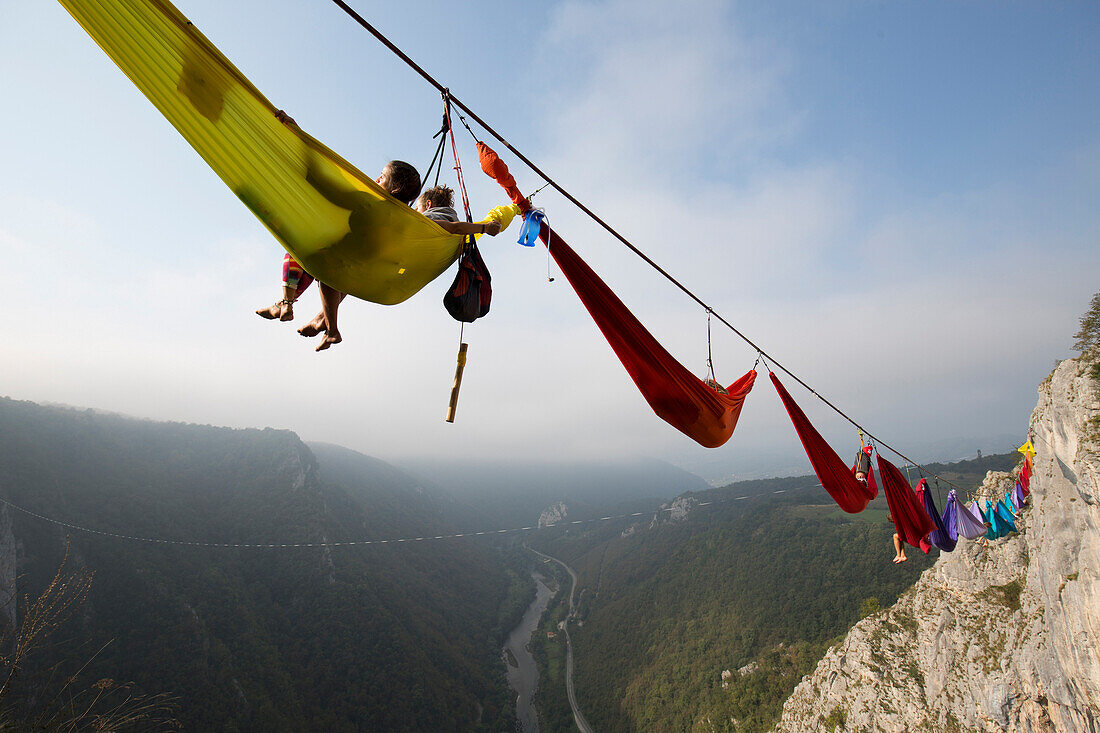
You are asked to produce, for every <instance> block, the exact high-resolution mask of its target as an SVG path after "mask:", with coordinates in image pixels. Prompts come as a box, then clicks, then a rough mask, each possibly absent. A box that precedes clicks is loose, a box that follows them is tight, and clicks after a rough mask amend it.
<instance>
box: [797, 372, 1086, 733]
mask: <svg viewBox="0 0 1100 733" xmlns="http://www.w3.org/2000/svg"><path fill="white" fill-rule="evenodd" d="M1039 395H1040V397H1039V403H1038V405H1037V407H1036V408H1035V412H1034V413H1033V415H1032V430H1033V435H1034V444H1035V447H1036V451H1037V454H1036V457H1035V472H1034V475H1033V477H1032V481H1031V487H1032V492H1031V496H1030V503H1029V505H1028V507H1027V508H1026V509H1025V510H1024V511H1023V513H1022V517H1021V519H1020V521H1019V529H1020V533H1019V534H1014V535H1012V536H1010V537H1007V538H1005V539H1001V540H995V541H992V542H988V541H985V540H981V541H978V542H967V541H965V540H961V541H960V542H959V546H958V548H957V549H956V551H955V552H953V553H949V554H948V553H945V554H943V556H942V557H941V558H940V560H939V561H938V562H937V563H936V564H935V565H934V566H933V567H932V568H930V569H929V570H927V571H926V572H925V573H924V574H923V575H922V576H921V578H920V580H918V581H917V583H916V584H914V586H913V587H912V588H911V589H910V590H908V591H907V592H906V593H905V594H903V595H902V597H901V598H900V599H899V600H898V602H897V603H896V604H895V605H894V606H893V607H892V608H890V609H887V610H884V611H880V612H878V613H875V614H873V615H871V616H869V617H867V618H865V619H864V620H862V621H860V622H859V623H858V624H856V626H855V627H853V628H852V630H851V631H850V632H849V634H848V636H847V637H846V638H845V640H844V641H843V642H842V643H840V644H839V645H838V646H836V647H833V648H832V649H830V650H829V652H828V653H827V654H826V655H825V657H824V659H823V660H822V661H821V663H820V664H819V665H818V667H817V669H816V670H815V671H814V672H813V673H812V674H810V675H807V676H806V677H805V678H803V680H802V682H801V683H800V684H799V685H798V687H797V688H796V689H795V691H794V693H793V694H792V695H791V697H790V698H789V699H788V701H787V703H786V705H785V706H784V708H783V715H782V718H781V720H780V722H779V724H778V725H777V727H776V731H777V732H787V731H790V732H792V733H794V732H797V733H802V732H803V731H889V732H897V733H902V732H909V733H915V732H916V731H948V732H951V731H998V732H1000V731H1007V732H1009V733H1016V732H1021V733H1046V732H1047V731H1057V732H1059V733H1062V732H1066V733H1069V732H1072V733H1085V732H1088V733H1097V732H1098V731H1100V504H1098V496H1097V492H1098V490H1100V459H1098V456H1097V453H1098V451H1100V447H1098V446H1097V443H1096V441H1097V438H1096V436H1095V434H1094V431H1093V432H1092V433H1091V434H1090V425H1089V421H1090V420H1091V421H1093V423H1092V426H1095V419H1096V416H1097V415H1098V414H1100V401H1098V390H1097V385H1096V384H1095V381H1094V380H1092V379H1091V378H1090V376H1089V375H1088V373H1087V372H1086V368H1085V366H1084V365H1083V364H1082V363H1080V362H1079V361H1078V360H1069V361H1065V362H1063V363H1062V364H1060V365H1059V366H1058V368H1057V369H1056V370H1055V371H1054V373H1053V374H1052V375H1051V377H1050V379H1049V380H1047V381H1046V382H1044V383H1043V384H1042V385H1041V386H1040V388H1039ZM1012 480H1013V477H1012V475H1011V474H1003V473H995V472H990V474H989V475H988V476H987V477H986V481H985V484H984V485H983V487H982V492H983V493H985V494H987V495H989V496H995V495H996V494H998V493H999V494H1000V495H1002V496H1003V494H1004V491H1005V490H1006V489H1007V488H1008V487H1009V486H1010V485H1011V481H1012Z"/></svg>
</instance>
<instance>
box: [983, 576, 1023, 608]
mask: <svg viewBox="0 0 1100 733" xmlns="http://www.w3.org/2000/svg"><path fill="white" fill-rule="evenodd" d="M1023 589H1024V581H1023V580H1022V579H1020V578H1017V579H1016V580H1013V581H1010V582H1008V583H1005V584H1004V585H991V586H989V587H988V588H986V589H985V590H983V591H982V592H981V593H979V594H978V596H979V597H981V598H985V599H986V600H991V601H996V602H997V603H1003V604H1004V605H1005V606H1007V607H1008V608H1009V610H1012V611H1019V610H1020V593H1021V592H1022V591H1023Z"/></svg>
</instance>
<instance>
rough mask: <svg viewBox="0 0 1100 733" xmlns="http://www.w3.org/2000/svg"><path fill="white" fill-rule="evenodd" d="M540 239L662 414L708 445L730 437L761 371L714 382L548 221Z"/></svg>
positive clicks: (645, 394) (672, 423)
mask: <svg viewBox="0 0 1100 733" xmlns="http://www.w3.org/2000/svg"><path fill="white" fill-rule="evenodd" d="M539 238H540V239H542V241H543V242H544V243H545V244H546V246H547V248H548V249H549V250H550V254H551V256H552V257H553V258H554V261H555V262H557V263H558V267H560V268H561V271H562V273H563V274H564V275H565V278H566V279H567V280H569V284H570V285H572V286H573V290H575V291H577V295H578V296H580V299H581V302H582V303H584V307H585V308H587V309H588V313H589V314H590V315H591V316H592V320H594V321H595V322H596V325H597V326H599V327H600V331H602V332H603V335H604V338H606V339H607V343H609V344H611V348H612V349H614V351H615V355H616V356H618V357H619V361H621V362H622V363H623V366H624V367H626V371H627V372H628V373H629V374H630V378H631V379H633V380H634V384H636V385H638V389H639V390H641V392H642V396H643V397H645V400H646V402H648V403H649V406H650V407H652V408H653V411H654V412H655V413H657V416H658V417H659V418H661V419H662V420H664V421H665V422H667V423H668V424H669V425H671V426H672V427H674V428H676V429H677V430H679V431H680V432H681V433H683V434H684V435H686V436H688V437H689V438H691V439H693V440H695V441H696V442H697V443H699V444H700V445H702V446H703V447H705V448H717V447H718V446H720V445H722V444H723V443H725V442H726V441H727V440H729V439H730V436H731V435H733V429H734V428H735V427H737V418H738V417H740V415H741V407H742V405H744V403H745V396H746V395H748V393H749V390H751V389H752V385H753V381H755V379H756V372H755V371H754V370H749V372H748V373H747V374H745V376H743V377H741V378H740V379H738V380H737V381H736V382H734V383H733V384H731V385H730V386H729V387H728V388H727V391H728V392H729V394H722V393H720V392H718V391H717V390H716V389H714V388H712V387H708V386H707V385H706V384H705V383H704V382H703V381H702V380H701V379H699V378H698V377H696V376H695V375H694V374H692V373H691V372H690V371H688V370H687V368H685V367H684V365H683V364H681V363H680V362H678V361H676V359H674V358H673V357H672V355H671V354H669V353H668V352H667V351H666V350H665V348H664V347H663V346H661V344H659V343H658V342H657V339H655V338H653V335H652V334H651V333H650V332H649V331H647V330H646V328H645V326H643V325H642V324H641V323H640V322H639V321H638V319H637V318H635V317H634V314H633V313H631V312H630V311H629V310H627V308H626V306H625V305H623V302H622V301H621V300H619V298H618V296H616V295H615V293H614V292H612V290H611V288H609V287H607V283H605V282H604V281H603V280H601V279H600V278H599V276H598V275H596V273H595V272H593V271H592V268H591V267H589V266H588V265H587V264H586V263H585V261H584V260H582V259H581V258H580V257H579V256H577V253H576V252H574V251H573V250H572V248H571V247H570V246H569V245H568V244H566V243H565V241H564V240H563V239H562V238H561V237H559V236H558V235H557V234H556V233H555V232H553V231H551V229H550V227H548V226H547V225H546V224H545V223H543V225H542V230H541V231H540V232H539Z"/></svg>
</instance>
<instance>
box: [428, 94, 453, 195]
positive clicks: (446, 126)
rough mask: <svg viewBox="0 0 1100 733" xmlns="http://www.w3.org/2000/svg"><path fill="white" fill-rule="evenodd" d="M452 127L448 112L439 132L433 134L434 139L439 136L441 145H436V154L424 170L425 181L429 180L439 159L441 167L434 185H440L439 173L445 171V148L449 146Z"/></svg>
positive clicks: (436, 174) (444, 116)
mask: <svg viewBox="0 0 1100 733" xmlns="http://www.w3.org/2000/svg"><path fill="white" fill-rule="evenodd" d="M450 129H451V125H450V122H449V121H448V120H447V114H446V112H444V114H443V126H442V127H440V128H439V132H437V133H436V134H434V135H432V140H435V139H436V138H437V137H438V138H439V145H437V146H436V147H435V155H433V156H432V162H431V163H428V169H427V170H426V171H424V181H425V182H427V180H428V177H429V176H431V175H432V168H434V167H435V162H436V159H438V160H439V169H438V170H437V171H436V172H435V183H434V184H432V185H435V186H438V185H439V174H440V173H441V172H442V171H443V156H442V155H441V154H442V153H443V150H444V149H445V148H446V146H447V131H448V130H450Z"/></svg>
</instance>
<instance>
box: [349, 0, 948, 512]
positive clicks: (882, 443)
mask: <svg viewBox="0 0 1100 733" xmlns="http://www.w3.org/2000/svg"><path fill="white" fill-rule="evenodd" d="M332 2H333V3H335V4H336V5H337V6H338V7H339V8H340V9H341V10H343V11H344V12H345V13H347V14H348V15H349V16H351V18H352V19H353V20H355V22H356V23H358V24H359V25H361V26H362V27H363V28H364V29H365V30H366V31H367V32H368V33H370V34H371V35H372V36H374V37H375V38H377V39H378V41H379V42H380V43H381V44H382V45H383V46H385V47H386V48H388V49H389V50H390V51H392V52H393V53H394V54H395V55H396V56H397V57H398V58H399V59H401V60H402V61H404V62H405V63H406V64H408V66H409V68H411V69H412V70H413V71H415V72H416V73H417V74H419V75H420V76H421V77H422V78H423V79H424V80H425V81H426V82H428V83H429V84H431V85H432V86H433V87H435V88H436V89H437V90H438V91H439V92H440V94H444V93H446V94H447V95H448V97H449V99H450V101H451V103H452V104H454V106H455V107H458V108H459V109H460V110H462V111H463V112H465V113H466V114H468V115H469V116H470V119H472V120H473V121H474V122H476V123H477V124H479V125H480V126H481V127H482V129H484V130H485V131H486V132H488V133H489V134H490V135H492V136H493V137H494V138H495V139H496V140H498V141H499V142H500V143H501V144H502V145H503V146H504V147H505V148H507V149H508V151H509V152H510V153H512V154H513V155H514V156H516V158H518V159H519V160H521V161H522V162H523V163H524V164H525V165H526V166H527V167H528V168H530V169H531V170H532V171H534V172H535V173H537V174H538V175H539V176H541V177H542V179H543V180H544V181H546V182H547V183H548V184H549V185H551V186H553V187H554V190H556V191H557V192H558V193H560V194H561V195H562V196H564V197H565V198H566V199H567V200H568V201H569V202H570V203H572V204H573V205H574V206H576V207H577V208H578V209H580V210H581V211H583V212H584V213H585V214H587V215H588V216H589V218H591V219H592V220H593V221H594V222H596V223H597V224H599V225H600V226H601V227H603V228H604V229H605V230H606V231H607V232H608V233H609V234H611V236H613V237H615V239H617V240H619V242H620V243H621V244H622V245H623V246H625V247H626V248H627V249H629V250H630V251H631V252H633V253H634V254H636V255H637V256H638V257H640V258H641V259H642V261H644V262H645V263H646V264H647V265H649V266H650V267H652V268H653V269H654V270H656V271H657V272H659V273H661V274H662V275H664V277H665V279H666V280H668V281H669V282H670V283H672V284H673V285H675V286H676V287H677V288H679V289H680V290H681V291H682V292H683V293H684V295H686V296H688V297H689V298H691V299H692V300H694V301H695V302H696V303H698V304H699V305H700V306H702V307H703V308H705V309H707V310H708V311H710V312H711V313H713V314H714V317H715V318H717V319H718V320H719V321H720V322H721V323H722V324H723V325H724V326H726V328H728V329H729V330H731V331H733V332H734V333H735V334H737V336H738V337H740V339H741V340H742V341H744V342H745V343H747V344H748V345H749V346H751V347H752V348H753V350H755V351H756V352H757V353H758V354H760V355H761V356H767V357H768V358H769V359H771V362H772V363H773V364H774V365H775V366H776V367H777V368H778V369H779V370H780V371H782V372H783V373H784V374H786V375H787V376H789V377H790V378H791V379H793V380H794V381H796V382H798V383H799V384H801V385H802V386H803V387H804V388H805V389H806V390H807V391H809V393H810V394H812V395H813V396H814V397H816V398H818V399H819V400H821V401H822V402H824V403H825V404H826V405H828V406H829V407H830V408H831V409H832V410H833V412H835V413H836V414H838V415H840V416H841V417H843V418H844V419H845V420H847V421H848V422H849V423H851V424H852V425H853V426H855V427H856V428H859V429H860V430H862V431H863V432H864V433H866V434H867V436H868V437H869V438H873V439H874V440H875V442H877V443H878V444H879V445H880V446H882V447H884V448H886V449H887V450H889V451H890V452H891V453H893V454H895V455H896V456H898V457H899V458H901V459H902V460H904V461H908V462H909V463H912V464H913V465H914V466H919V465H920V464H919V463H917V462H916V461H914V460H913V459H911V458H909V457H908V456H906V455H905V454H904V453H902V452H901V451H899V450H898V449H897V448H894V447H893V446H892V445H890V444H889V443H887V442H886V441H884V440H882V439H880V438H878V437H876V436H875V435H874V434H873V433H871V431H869V430H867V429H866V428H864V427H862V426H861V425H860V424H859V423H857V422H856V421H855V420H853V419H852V418H851V417H849V416H848V414H847V413H845V412H844V411H843V410H841V409H840V408H839V407H837V406H836V405H834V404H833V403H832V402H830V401H829V400H828V399H826V398H825V397H823V396H822V395H820V394H819V393H818V392H817V391H816V390H814V389H813V388H812V387H810V385H808V384H806V383H805V382H804V381H802V379H801V378H800V377H799V376H798V375H797V374H795V373H794V372H792V371H791V370H790V369H788V368H787V367H785V366H783V364H781V363H780V362H778V361H776V359H775V358H774V357H772V356H771V355H770V354H767V352H765V351H764V350H763V349H762V348H760V347H759V346H758V345H757V344H756V342H754V341H753V340H752V339H750V338H749V337H748V336H746V335H745V334H743V333H742V332H741V331H740V330H739V329H738V328H737V327H736V326H734V325H733V324H732V323H730V322H729V321H727V320H726V319H725V318H724V317H722V315H721V314H719V313H718V312H717V311H715V310H714V309H713V308H711V307H710V306H709V305H707V304H706V302H704V301H703V299H702V298H700V297H699V296H698V295H696V294H695V293H693V292H692V291H691V290H689V289H688V288H687V286H685V285H684V284H683V283H681V282H680V281H679V280H677V279H676V278H675V277H673V276H672V275H671V274H669V272H668V271H667V270H665V269H664V268H663V267H661V266H660V265H658V264H657V263H656V262H654V261H653V259H651V258H650V256H649V255H647V254H646V253H645V252H643V251H642V250H640V249H638V248H637V247H635V246H634V245H633V244H632V243H631V242H630V241H629V240H628V239H627V238H626V237H624V236H623V235H621V234H619V232H617V231H616V230H615V229H614V228H613V227H612V226H611V225H610V224H608V223H607V222H606V221H604V220H603V219H602V218H600V216H599V215H598V214H596V212H594V211H592V209H590V208H588V207H587V206H585V205H584V204H583V203H581V201H579V200H578V199H577V198H576V197H575V196H573V194H571V193H569V192H568V191H566V190H565V189H564V188H562V187H561V186H560V185H558V183H557V182H556V181H555V180H554V179H552V178H551V177H550V176H548V175H547V174H546V173H545V172H543V170H542V169H541V168H539V167H538V166H537V165H535V163H534V162H532V161H531V159H530V158H528V157H527V156H526V155H524V154H523V153H521V152H520V151H518V150H516V149H515V148H514V147H513V146H512V144H511V143H510V142H508V141H507V140H506V139H505V138H504V136H503V135H501V134H500V133H499V132H497V131H496V130H495V129H493V127H492V126H491V125H489V123H487V122H485V120H483V119H481V118H480V117H479V116H478V115H477V113H476V112H474V111H473V110H472V109H470V108H469V107H467V106H466V104H465V103H464V102H463V101H462V100H460V99H459V98H458V97H456V96H454V95H453V94H450V92H449V91H448V90H447V88H446V87H444V86H443V85H442V84H440V83H439V82H438V81H436V80H435V78H434V77H433V76H432V75H431V74H429V73H428V72H426V71H424V69H423V68H422V67H421V66H420V64H418V63H416V62H415V61H413V60H412V59H411V58H409V56H408V55H407V54H405V52H404V51H402V50H401V49H400V48H398V47H397V46H395V45H394V44H393V42H392V41H390V39H388V38H386V37H385V36H384V35H382V33H381V32H380V31H379V30H378V29H377V28H375V27H374V26H373V25H371V24H370V23H369V22H367V20H366V19H365V18H364V17H363V16H361V15H359V13H357V12H355V11H354V10H353V9H352V8H351V7H350V6H349V5H348V4H347V3H346V2H344V0H332ZM463 124H465V120H463ZM470 134H473V130H471V131H470ZM474 139H475V140H476V139H477V136H476V135H475V136H474ZM765 363H766V362H765ZM926 470H927V469H926ZM928 473H929V474H931V475H932V476H935V477H936V478H941V477H940V476H938V475H937V474H935V473H933V472H932V471H928ZM941 480H943V481H944V483H947V484H950V485H951V486H954V487H955V488H956V489H959V490H960V491H961V490H962V487H960V486H958V485H957V484H955V483H953V482H951V481H948V480H947V479H941Z"/></svg>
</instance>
